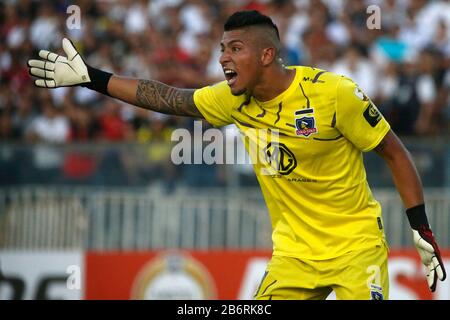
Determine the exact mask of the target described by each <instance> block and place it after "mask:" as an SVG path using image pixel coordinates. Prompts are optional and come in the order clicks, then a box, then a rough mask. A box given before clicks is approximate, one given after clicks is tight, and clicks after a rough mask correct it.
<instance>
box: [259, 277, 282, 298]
mask: <svg viewBox="0 0 450 320" xmlns="http://www.w3.org/2000/svg"><path fill="white" fill-rule="evenodd" d="M277 281H278V280H273V282H271V283H270V284H269V285H268V286H267V287H266V288H265V289H264V291H263V292H262V293H261V295H264V293H266V291H267V289H269V288H270V287H271V286H273V285H274V284H275V283H277Z"/></svg>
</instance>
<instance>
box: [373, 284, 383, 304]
mask: <svg viewBox="0 0 450 320" xmlns="http://www.w3.org/2000/svg"><path fill="white" fill-rule="evenodd" d="M370 299H371V300H384V296H383V288H382V287H380V286H377V285H376V284H373V283H372V284H371V285H370Z"/></svg>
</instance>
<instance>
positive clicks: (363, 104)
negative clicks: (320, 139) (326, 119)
mask: <svg viewBox="0 0 450 320" xmlns="http://www.w3.org/2000/svg"><path fill="white" fill-rule="evenodd" d="M336 128H337V129H338V130H339V131H340V132H341V133H342V134H343V135H344V136H345V137H346V138H347V139H348V140H349V141H351V142H352V143H353V144H354V145H355V146H356V147H357V148H358V149H359V150H361V151H364V152H365V151H370V150H372V149H373V148H375V147H376V146H377V145H378V144H379V143H380V142H381V140H383V138H384V136H385V135H386V134H387V133H388V132H389V130H390V126H389V123H388V122H387V121H386V119H385V118H384V117H383V115H382V114H381V113H380V111H378V109H377V107H376V106H375V105H374V104H373V102H372V101H371V100H370V99H369V98H368V97H367V96H366V95H365V94H364V93H363V91H362V90H361V89H360V88H359V87H358V86H357V85H356V84H355V83H354V82H353V81H352V80H350V79H348V78H345V77H342V78H341V80H340V81H339V83H338V85H337V96H336Z"/></svg>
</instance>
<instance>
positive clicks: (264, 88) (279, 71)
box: [252, 65, 295, 102]
mask: <svg viewBox="0 0 450 320" xmlns="http://www.w3.org/2000/svg"><path fill="white" fill-rule="evenodd" d="M294 78H295V70H290V69H286V68H284V67H283V66H281V65H280V66H277V67H275V68H269V69H267V70H266V71H265V73H263V74H262V75H261V81H260V82H259V83H258V84H257V85H256V86H255V87H254V89H253V92H252V95H253V97H255V99H256V100H258V101H261V102H264V101H269V100H272V99H273V98H275V97H276V96H278V95H280V94H281V93H282V92H284V91H285V90H286V89H287V88H289V86H290V85H291V83H292V81H293V80H294Z"/></svg>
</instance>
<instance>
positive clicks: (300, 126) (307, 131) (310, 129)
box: [295, 108, 317, 137]
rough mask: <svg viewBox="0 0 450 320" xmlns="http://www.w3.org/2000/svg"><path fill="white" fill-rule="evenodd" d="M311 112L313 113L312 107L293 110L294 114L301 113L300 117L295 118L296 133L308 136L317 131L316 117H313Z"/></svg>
mask: <svg viewBox="0 0 450 320" xmlns="http://www.w3.org/2000/svg"><path fill="white" fill-rule="evenodd" d="M312 113H314V110H313V109H312V108H311V109H302V110H297V111H296V112H295V115H296V116H299V115H301V117H300V118H296V119H295V134H296V135H298V136H304V137H309V136H310V135H311V134H315V133H317V127H316V119H314V116H313V115H312ZM303 115H304V116H303Z"/></svg>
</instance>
